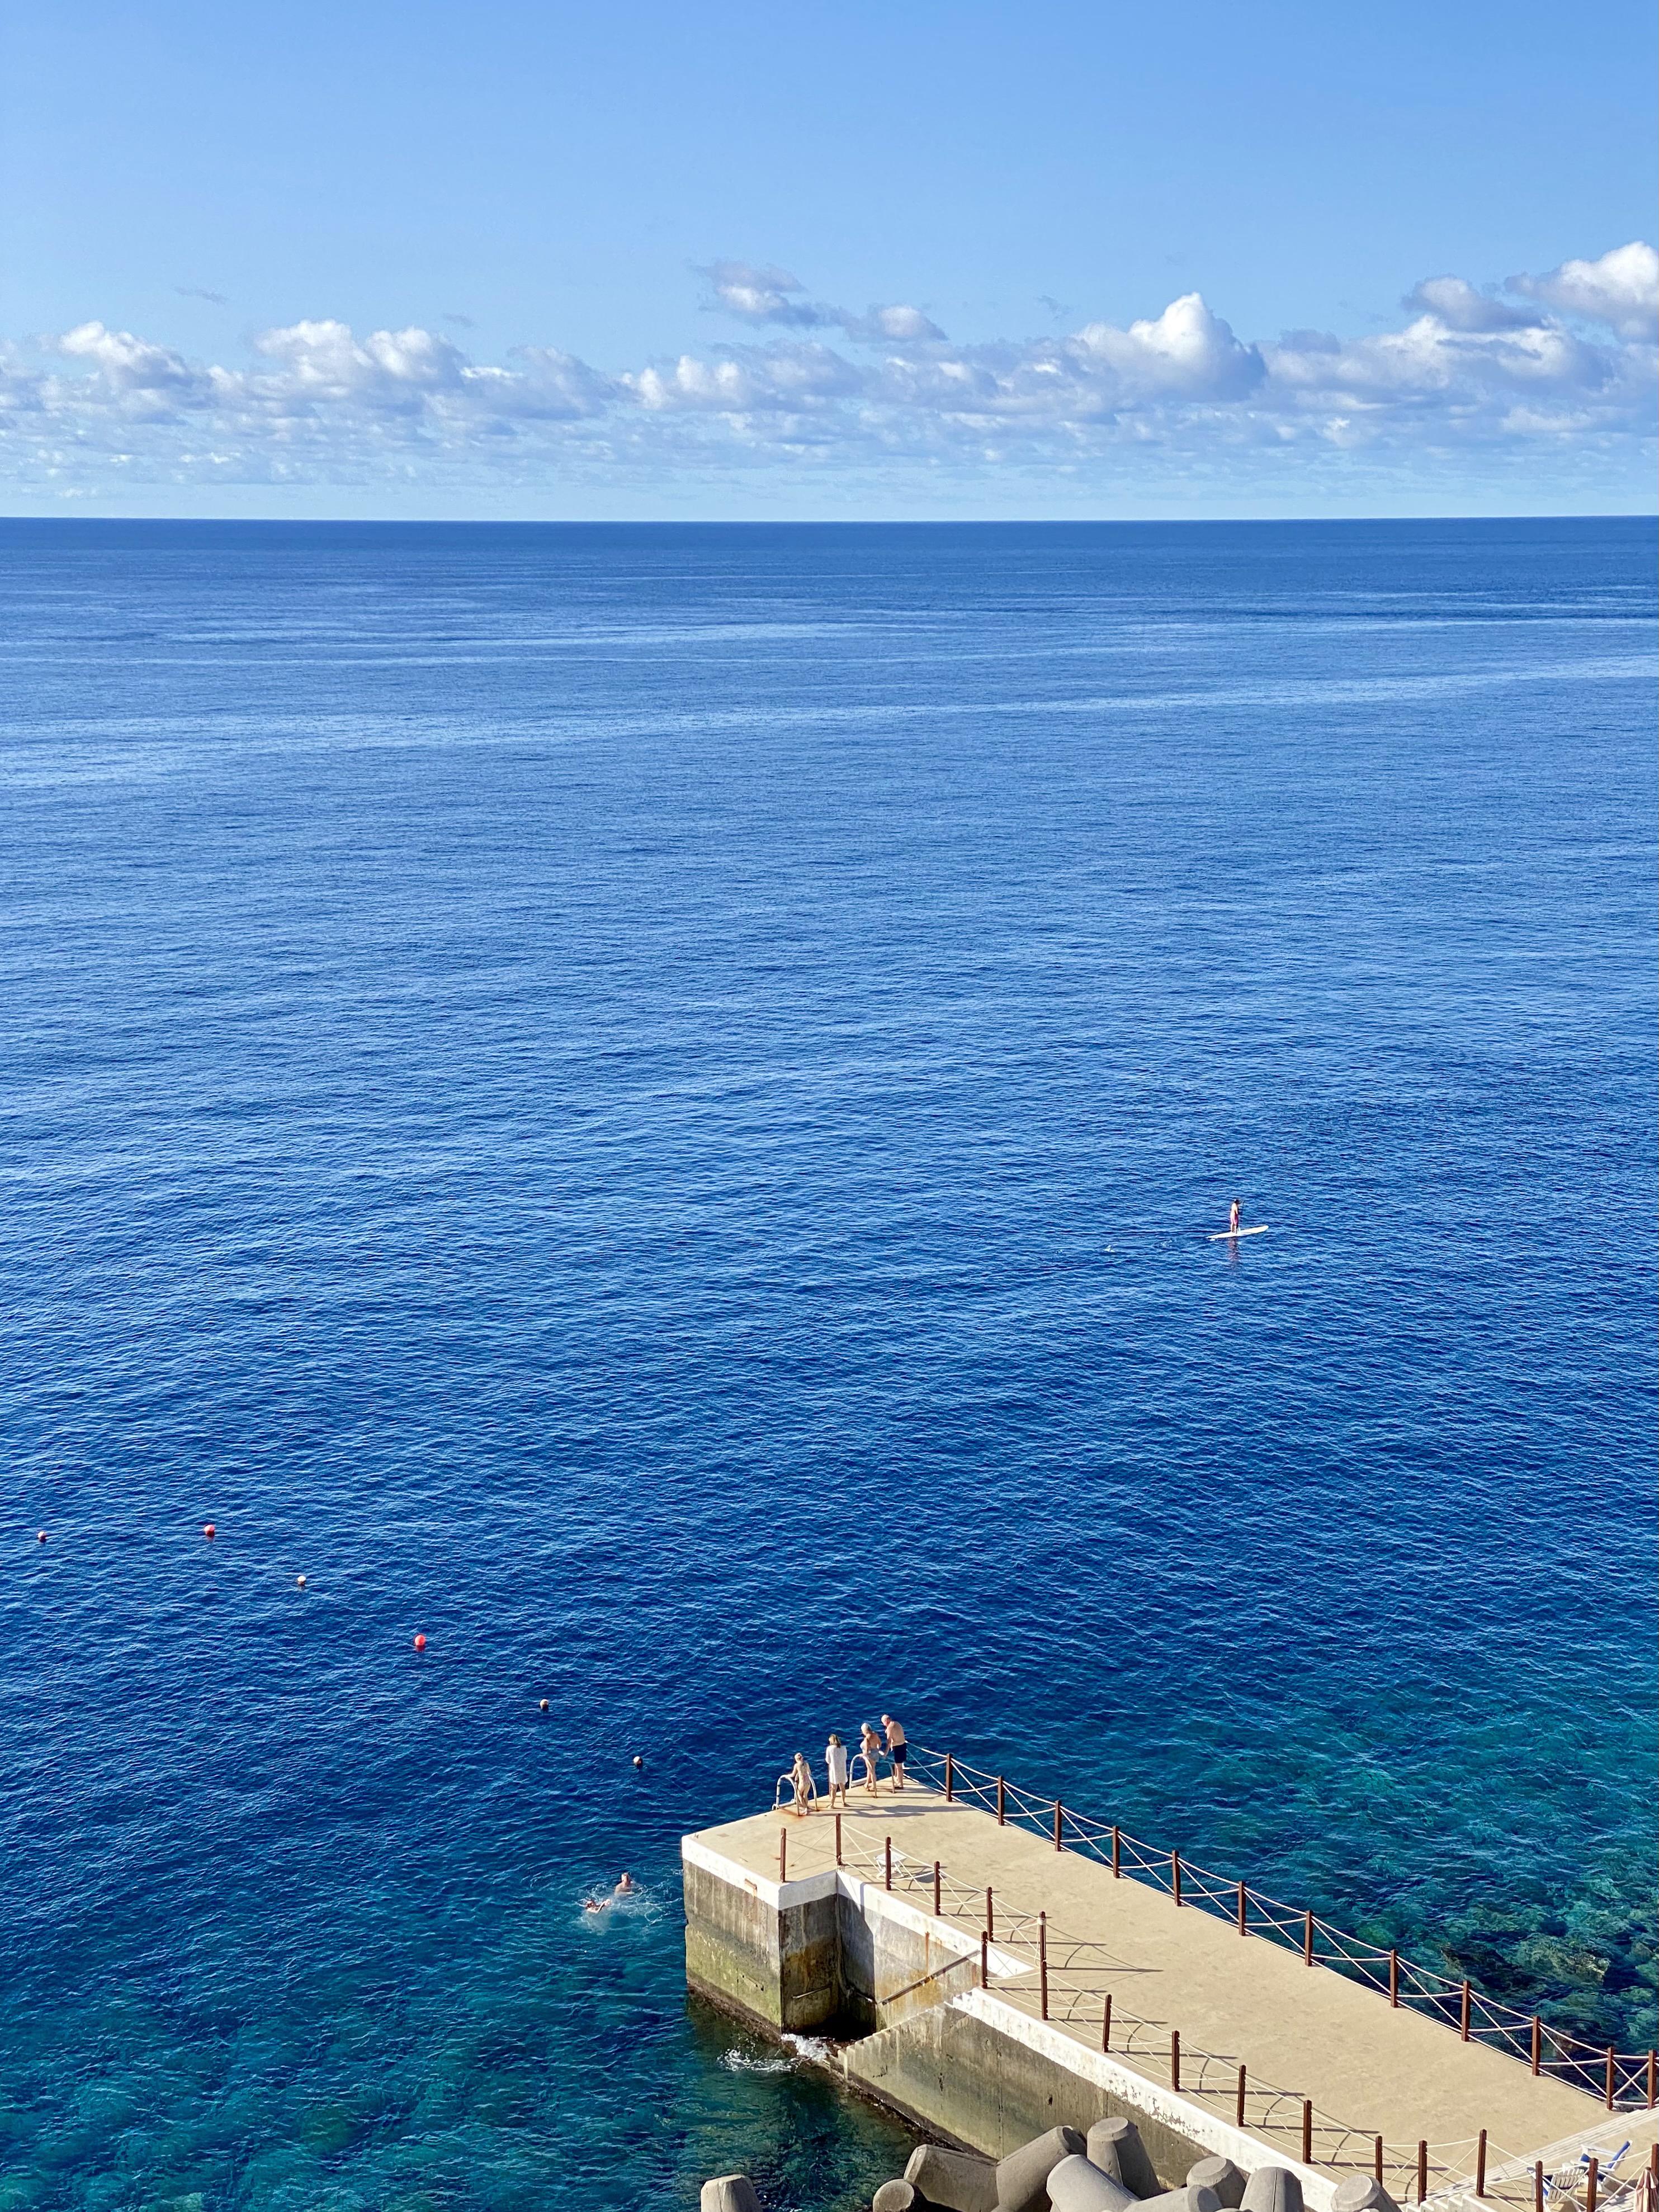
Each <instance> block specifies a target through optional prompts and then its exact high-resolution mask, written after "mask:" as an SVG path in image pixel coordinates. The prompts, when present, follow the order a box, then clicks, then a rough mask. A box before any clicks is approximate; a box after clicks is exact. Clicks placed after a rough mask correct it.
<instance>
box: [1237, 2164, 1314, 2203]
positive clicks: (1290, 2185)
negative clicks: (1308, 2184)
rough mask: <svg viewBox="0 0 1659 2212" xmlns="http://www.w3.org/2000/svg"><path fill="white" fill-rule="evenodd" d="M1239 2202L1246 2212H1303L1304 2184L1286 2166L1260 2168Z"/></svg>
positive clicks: (1247, 2185) (1247, 2184) (1250, 2179)
mask: <svg viewBox="0 0 1659 2212" xmlns="http://www.w3.org/2000/svg"><path fill="white" fill-rule="evenodd" d="M1239 2202H1240V2203H1241V2204H1242V2205H1243V2208H1244V2212H1302V2184H1301V2183H1300V2182H1299V2181H1298V2180H1297V2178H1296V2176H1295V2175H1294V2174H1293V2173H1291V2172H1290V2171H1289V2170H1288V2169H1287V2168H1286V2167H1285V2166H1257V2168H1256V2170H1255V2172H1254V2173H1253V2174H1252V2175H1251V2176H1250V2178H1249V2180H1248V2181H1247V2182H1246V2183H1245V2185H1244V2194H1243V2197H1241V2198H1240V2199H1239Z"/></svg>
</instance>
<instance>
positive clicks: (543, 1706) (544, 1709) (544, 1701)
mask: <svg viewBox="0 0 1659 2212" xmlns="http://www.w3.org/2000/svg"><path fill="white" fill-rule="evenodd" d="M542 1711H544V1712H545V1711H547V1699H545V1698H544V1699H542Z"/></svg>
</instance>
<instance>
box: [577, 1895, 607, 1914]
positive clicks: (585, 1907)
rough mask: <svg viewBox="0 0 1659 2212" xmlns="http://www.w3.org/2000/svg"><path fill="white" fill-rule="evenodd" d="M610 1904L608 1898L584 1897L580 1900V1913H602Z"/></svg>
mask: <svg viewBox="0 0 1659 2212" xmlns="http://www.w3.org/2000/svg"><path fill="white" fill-rule="evenodd" d="M610 1903H611V1899H609V1898H608V1897H585V1898H583V1899H582V1911H584V1912H603V1911H605V1910H606V1908H607V1907H608V1906H609V1905H610Z"/></svg>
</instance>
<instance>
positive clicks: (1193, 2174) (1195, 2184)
mask: <svg viewBox="0 0 1659 2212" xmlns="http://www.w3.org/2000/svg"><path fill="white" fill-rule="evenodd" d="M1187 2186H1188V2189H1213V2190H1214V2191H1215V2193H1216V2195H1217V2196H1218V2197H1219V2198H1220V2199H1221V2201H1222V2203H1224V2204H1225V2205H1227V2206H1228V2207H1229V2208H1234V2207H1237V2206H1238V2205H1240V2204H1242V2203H1243V2202H1244V2177H1243V2174H1242V2173H1241V2172H1239V2170H1238V2168H1237V2166H1235V2165H1234V2164H1233V2162H1232V2160H1231V2159H1230V2158H1201V2159H1200V2160H1199V2161H1198V2164H1197V2165H1196V2166H1188V2169H1187Z"/></svg>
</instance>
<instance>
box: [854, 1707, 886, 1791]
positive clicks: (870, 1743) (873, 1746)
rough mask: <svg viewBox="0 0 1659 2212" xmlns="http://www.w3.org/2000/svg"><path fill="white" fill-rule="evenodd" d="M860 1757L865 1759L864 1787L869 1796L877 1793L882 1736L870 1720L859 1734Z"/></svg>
mask: <svg viewBox="0 0 1659 2212" xmlns="http://www.w3.org/2000/svg"><path fill="white" fill-rule="evenodd" d="M859 1757H860V1759H862V1760H863V1761H864V1788H865V1793H866V1796H871V1797H873V1796H875V1795H876V1774H877V1771H878V1769H877V1761H878V1759H880V1757H881V1738H880V1737H879V1736H878V1735H877V1734H876V1732H875V1730H874V1729H872V1727H871V1725H870V1723H869V1722H868V1721H866V1723H864V1727H863V1729H862V1730H861V1731H860V1735H859Z"/></svg>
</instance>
